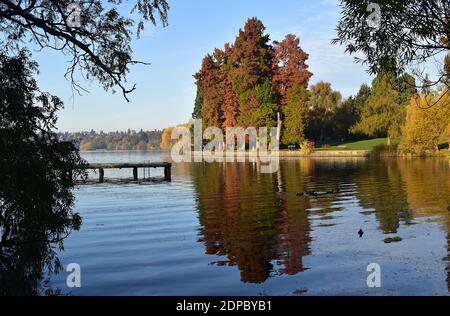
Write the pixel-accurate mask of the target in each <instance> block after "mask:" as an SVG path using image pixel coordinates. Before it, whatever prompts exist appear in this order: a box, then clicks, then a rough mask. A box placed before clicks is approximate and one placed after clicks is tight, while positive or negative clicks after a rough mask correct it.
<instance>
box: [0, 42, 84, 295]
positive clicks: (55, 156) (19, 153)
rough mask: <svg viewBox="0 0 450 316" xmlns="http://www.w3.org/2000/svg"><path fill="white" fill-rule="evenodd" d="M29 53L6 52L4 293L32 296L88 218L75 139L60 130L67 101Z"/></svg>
mask: <svg viewBox="0 0 450 316" xmlns="http://www.w3.org/2000/svg"><path fill="white" fill-rule="evenodd" d="M36 71H37V65H36V63H34V62H32V61H31V59H30V56H29V54H28V53H27V52H25V51H21V52H20V53H19V54H18V56H16V57H9V56H6V55H4V54H0V112H1V113H2V115H1V116H0V146H1V147H0V148H1V150H0V174H1V175H2V176H1V177H0V238H1V239H0V284H1V285H2V286H1V287H0V295H1V294H15V295H33V294H39V293H36V290H37V284H38V283H39V281H40V280H41V279H42V278H43V274H44V271H45V270H48V271H50V272H52V271H58V270H59V269H60V268H61V266H60V264H59V260H58V258H57V256H56V253H55V250H54V246H55V245H56V246H59V247H60V248H62V241H63V239H64V238H65V237H66V236H67V235H68V233H69V232H70V231H71V230H72V229H76V228H78V227H79V225H80V223H81V218H80V216H79V215H77V214H74V213H73V212H72V211H71V207H72V205H73V203H74V196H73V194H72V189H73V187H74V185H75V180H76V179H77V178H81V179H83V178H84V177H85V172H84V171H83V170H84V165H85V164H84V161H83V160H82V159H81V158H80V156H79V154H78V151H77V150H76V148H75V147H74V144H73V143H72V142H60V141H59V139H58V137H57V135H56V134H55V133H54V132H53V129H54V128H55V123H56V113H57V111H58V109H60V108H61V107H62V106H63V104H62V102H61V100H60V99H58V98H57V97H55V96H52V95H50V94H49V93H46V92H41V91H40V90H39V89H38V87H37V84H36V81H35V80H34V79H33V75H34V74H35V72H36Z"/></svg>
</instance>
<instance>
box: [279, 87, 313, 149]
mask: <svg viewBox="0 0 450 316" xmlns="http://www.w3.org/2000/svg"><path fill="white" fill-rule="evenodd" d="M308 100H309V92H308V90H306V89H305V88H304V87H303V86H301V85H298V86H295V87H293V88H290V89H289V90H288V93H287V104H286V105H285V106H284V107H283V116H284V130H283V134H282V137H281V141H282V143H283V144H284V145H293V144H295V145H299V144H301V143H302V142H303V141H304V139H305V134H304V130H305V124H306V122H305V121H306V114H307V102H308Z"/></svg>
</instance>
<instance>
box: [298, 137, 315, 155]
mask: <svg viewBox="0 0 450 316" xmlns="http://www.w3.org/2000/svg"><path fill="white" fill-rule="evenodd" d="M314 148H315V144H314V142H311V141H308V140H304V141H303V142H302V143H301V144H300V153H301V154H302V155H304V156H309V155H311V153H312V152H313V150H314Z"/></svg>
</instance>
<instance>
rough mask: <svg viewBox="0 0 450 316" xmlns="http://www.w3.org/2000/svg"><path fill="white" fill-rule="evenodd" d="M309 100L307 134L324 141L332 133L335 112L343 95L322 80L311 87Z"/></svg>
mask: <svg viewBox="0 0 450 316" xmlns="http://www.w3.org/2000/svg"><path fill="white" fill-rule="evenodd" d="M310 91H311V96H310V98H309V101H308V108H309V111H308V123H307V136H308V137H310V138H314V139H316V140H320V141H323V140H324V139H325V137H326V134H329V133H330V130H331V127H332V124H333V118H334V114H335V112H336V109H337V108H338V107H339V106H340V104H341V99H342V95H341V93H340V92H338V91H334V90H333V89H332V88H331V84H330V83H328V82H323V81H320V82H318V83H316V84H315V85H312V86H311V87H310Z"/></svg>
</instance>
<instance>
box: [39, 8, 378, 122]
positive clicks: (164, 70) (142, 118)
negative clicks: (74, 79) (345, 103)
mask: <svg viewBox="0 0 450 316" xmlns="http://www.w3.org/2000/svg"><path fill="white" fill-rule="evenodd" d="M169 4H170V6H171V10H170V12H169V26H168V27H166V28H161V27H157V28H155V27H153V26H152V25H147V28H146V30H145V31H144V33H143V34H142V36H141V39H139V40H135V41H134V42H133V50H134V53H135V59H138V60H142V61H148V62H150V63H151V66H142V65H138V66H134V67H133V68H132V72H131V74H130V75H129V77H128V81H129V84H130V86H131V85H132V84H133V83H136V84H137V90H136V91H135V92H133V93H132V94H131V95H130V98H131V101H132V102H131V103H127V102H126V101H125V100H124V99H123V97H122V95H121V94H112V93H111V92H106V91H104V90H103V89H102V88H101V87H100V86H99V85H98V84H97V83H96V82H93V83H83V85H84V87H86V88H87V89H88V90H89V93H83V95H82V96H78V95H75V97H74V99H72V91H71V87H70V84H69V82H67V81H66V80H65V79H64V77H63V76H64V73H65V69H66V67H67V57H66V56H63V55H61V54H58V53H54V52H51V51H48V50H47V51H43V52H34V53H33V55H34V57H35V58H36V59H37V60H38V62H39V64H40V75H39V83H40V85H41V88H42V89H44V90H46V91H49V92H51V93H53V94H56V95H58V96H60V97H61V98H62V99H63V100H64V102H65V104H66V106H65V109H63V110H62V111H61V112H60V115H59V122H58V128H59V130H60V131H79V130H90V129H94V130H97V131H98V130H103V131H114V130H126V129H127V128H131V129H136V130H138V129H141V128H142V129H144V130H152V129H163V128H165V127H167V126H173V125H176V124H181V123H185V122H187V121H188V120H189V119H190V116H191V113H192V108H193V103H194V99H195V85H194V79H193V77H192V75H193V74H194V73H195V72H196V71H197V70H198V69H199V68H200V65H201V61H202V58H203V57H204V56H205V55H206V54H207V53H209V52H211V51H212V50H213V49H214V48H215V47H219V48H222V47H223V44H224V43H225V42H233V41H234V39H235V37H236V35H237V33H238V30H239V28H241V27H243V25H244V24H245V21H246V20H247V19H248V18H250V17H253V16H256V17H258V18H259V19H261V20H262V21H263V22H264V24H265V26H266V28H267V32H268V33H269V34H270V35H271V39H272V40H281V39H282V38H283V37H284V36H285V35H286V34H288V33H293V34H296V35H298V36H299V37H300V41H301V42H300V45H301V46H302V48H303V49H304V50H305V51H306V52H307V53H308V54H309V55H310V59H309V61H308V64H309V65H310V70H311V71H312V72H313V73H314V77H313V78H312V80H311V83H315V82H317V81H320V80H323V81H328V82H330V83H331V84H332V86H333V87H334V89H337V90H339V91H341V93H342V94H343V95H344V96H345V97H347V96H349V95H351V94H355V93H356V92H357V90H358V88H359V86H360V85H361V84H362V83H370V82H371V77H370V76H369V75H368V74H367V73H366V71H365V68H364V67H363V66H361V65H359V64H355V63H354V62H353V57H351V56H348V55H347V54H345V53H344V49H343V48H342V47H339V46H334V45H331V44H330V41H331V39H332V38H334V37H336V34H335V27H336V24H337V21H338V19H339V16H340V10H339V5H338V1H337V0H336V1H334V0H322V1H299V0H276V1H275V0H226V1H225V0H169Z"/></svg>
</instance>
